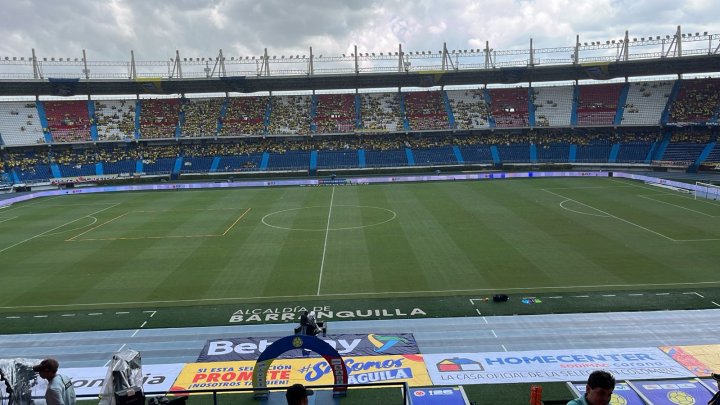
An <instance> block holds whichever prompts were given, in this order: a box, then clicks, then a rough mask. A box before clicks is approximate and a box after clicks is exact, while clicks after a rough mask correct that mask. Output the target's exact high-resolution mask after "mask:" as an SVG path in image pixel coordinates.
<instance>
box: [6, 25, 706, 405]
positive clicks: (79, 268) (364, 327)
mask: <svg viewBox="0 0 720 405" xmlns="http://www.w3.org/2000/svg"><path fill="white" fill-rule="evenodd" d="M437 48H441V49H439V50H434V51H428V50H425V51H415V50H413V51H405V50H403V47H402V46H398V48H397V50H393V51H392V52H383V53H380V52H378V51H376V52H375V53H372V52H370V51H368V52H365V51H361V52H358V49H357V47H355V49H354V52H352V53H350V54H343V55H334V56H323V55H318V56H315V54H314V53H313V50H312V48H310V49H309V52H308V53H307V54H305V55H292V56H285V55H280V56H272V55H270V54H269V53H268V51H267V49H266V50H265V52H264V53H263V54H262V55H260V56H245V55H243V56H240V55H235V56H226V55H224V54H223V51H222V50H221V51H219V53H218V54H217V55H216V56H213V57H207V58H196V57H192V58H190V57H181V55H180V51H177V52H176V54H175V56H174V57H172V58H168V60H165V61H162V62H160V61H139V60H138V61H136V60H135V57H134V54H133V55H131V56H130V59H129V61H127V62H112V63H111V62H107V61H93V60H91V59H88V58H87V57H86V56H85V54H84V52H83V57H82V58H57V59H56V58H54V57H43V56H38V55H36V52H35V50H32V55H31V56H30V57H19V56H18V57H3V58H0V70H2V72H3V75H4V76H3V77H5V78H4V79H2V80H0V97H2V99H1V100H0V169H1V170H2V171H1V172H0V173H1V174H2V191H1V192H2V194H0V263H2V265H1V266H0V277H2V283H0V319H2V322H1V323H0V325H2V326H0V334H1V335H0V342H2V343H0V359H4V360H0V369H2V366H7V364H11V362H12V361H16V364H18V365H16V366H15V367H19V368H16V369H15V374H17V375H19V374H20V373H19V372H17V370H19V369H21V368H22V367H23V364H24V363H22V362H21V361H19V360H17V359H43V358H46V357H57V358H58V359H59V360H60V361H61V362H62V364H63V367H64V369H66V370H67V372H68V373H69V374H70V375H71V377H73V380H74V381H75V387H76V390H77V392H78V393H79V394H80V395H81V396H82V395H84V396H85V398H83V399H85V400H88V401H96V400H97V396H98V393H99V392H100V387H99V385H100V383H98V381H101V380H102V378H103V377H104V376H105V372H106V371H107V367H108V365H109V364H111V359H114V357H113V355H114V354H115V353H116V352H121V351H123V350H126V349H133V350H137V351H138V352H139V353H141V354H142V356H143V361H144V374H143V375H141V377H142V378H141V379H142V381H141V382H140V384H139V385H141V386H142V385H143V384H144V390H145V391H146V394H148V396H151V394H152V395H154V394H168V395H171V394H173V393H174V394H175V395H180V394H181V393H188V392H189V393H191V394H192V395H191V396H190V397H189V398H186V397H181V398H186V399H185V400H186V401H190V402H191V403H222V402H230V401H232V402H234V403H236V402H238V401H240V402H243V403H244V402H245V401H247V403H263V402H257V401H256V400H254V399H252V398H253V396H252V395H250V394H251V393H253V389H254V392H255V393H256V394H257V392H258V384H259V381H264V384H265V385H263V384H259V385H260V386H261V387H260V388H262V389H263V390H264V389H268V388H270V389H272V388H275V389H278V388H279V389H280V390H284V389H285V388H286V387H287V386H289V385H292V384H294V383H303V384H305V385H307V386H311V387H318V388H319V389H317V390H316V392H317V393H318V396H317V400H316V402H315V403H341V404H345V403H348V404H350V403H403V402H405V403H471V402H472V403H478V404H484V403H488V404H492V403H508V402H509V403H527V402H528V400H530V401H535V402H531V403H533V404H539V403H541V400H540V397H541V396H542V397H543V401H544V402H542V403H547V404H552V403H558V404H559V403H563V404H564V403H567V401H568V399H571V398H574V397H577V396H580V395H582V393H583V392H584V389H585V384H584V383H585V381H586V380H587V376H588V374H589V373H590V372H591V371H592V370H594V369H597V368H604V369H609V370H611V371H612V372H613V374H615V376H616V378H617V380H618V383H619V384H618V386H617V387H616V391H615V399H614V401H617V402H613V403H653V404H663V403H668V404H672V403H675V404H678V403H705V402H707V399H709V398H710V397H712V395H713V393H714V392H715V391H717V386H716V384H715V382H713V381H712V380H711V379H709V378H708V377H709V376H710V375H711V374H712V373H713V372H715V373H717V372H720V361H718V356H719V355H720V342H718V339H717V334H718V331H719V330H718V329H719V328H720V326H719V325H720V322H719V321H718V317H719V316H720V308H718V307H720V304H719V303H720V289H718V287H719V285H720V276H719V275H720V272H719V270H720V267H719V265H718V263H720V248H719V244H720V226H718V225H719V224H720V223H719V222H718V221H719V220H718V218H720V146H719V145H718V142H717V141H718V132H719V130H718V123H719V122H720V121H719V120H720V78H718V77H717V73H718V66H720V35H718V34H712V33H707V32H704V33H700V32H697V33H684V32H682V30H681V28H680V27H678V29H677V31H676V32H674V33H670V34H668V35H662V36H653V37H647V38H633V37H631V36H630V35H629V34H628V32H627V31H626V32H625V34H624V36H623V37H622V38H619V39H613V40H607V41H598V42H591V43H586V42H580V39H579V37H578V39H577V40H576V43H575V44H574V45H573V46H567V47H565V46H563V47H557V48H539V49H535V48H534V46H533V42H532V40H531V41H530V46H529V48H527V49H521V50H516V49H514V50H506V51H503V50H494V49H491V48H490V47H489V44H487V45H486V47H485V49H456V50H452V49H448V48H447V46H446V45H445V44H443V46H442V47H440V46H438V47H437ZM306 311H308V312H310V311H312V312H313V313H314V315H315V316H316V317H317V321H320V322H324V323H325V325H326V327H327V336H324V337H323V339H325V340H324V341H325V343H318V344H319V345H322V346H312V344H314V343H312V342H313V340H312V339H311V338H310V337H306V336H305V335H302V334H301V335H294V334H293V329H294V328H295V327H296V326H297V325H298V324H299V323H301V317H302V314H303V313H305V312H306ZM286 336H287V337H289V336H294V337H295V338H296V339H297V336H302V337H303V339H305V338H307V339H308V340H310V342H305V343H303V341H302V340H300V342H299V343H298V342H297V341H293V340H286V339H284V337H286ZM312 338H313V339H317V338H315V337H314V336H312ZM317 340H321V339H317ZM282 344H288V345H290V344H291V345H294V346H288V348H287V350H284V349H283V350H284V351H282V350H281V352H280V353H279V354H277V356H276V357H277V360H275V363H273V364H274V367H275V368H271V367H270V366H269V364H270V363H267V369H263V370H264V371H265V372H267V379H266V378H265V375H263V378H259V377H257V376H256V374H257V370H259V369H260V368H259V366H258V365H259V364H261V363H260V362H262V361H269V362H272V361H273V360H274V358H272V359H269V360H268V359H266V358H265V357H263V356H269V355H270V354H269V353H271V352H272V353H275V352H276V351H277V350H280V349H276V350H275V351H273V350H265V349H266V348H269V347H277V346H276V345H282ZM327 347H331V349H332V350H333V351H332V353H334V355H336V356H338V359H344V360H343V361H344V363H343V366H342V367H340V369H341V370H342V371H344V372H345V375H344V380H343V379H342V378H340V377H338V375H341V377H342V374H343V373H342V372H341V371H338V369H331V367H330V365H329V364H327V363H325V360H327V359H328V357H327V356H328V355H327V354H326V353H324V352H323V350H329V349H327ZM305 349H307V350H312V351H314V352H315V353H317V355H316V354H315V353H314V354H312V355H309V354H308V353H307V352H306V351H305ZM198 353H200V354H199V355H198ZM321 355H322V357H321ZM11 359H15V360H12V361H11ZM3 361H8V362H10V363H3ZM256 362H257V363H256ZM328 362H330V360H328ZM113 364H114V363H113ZM330 364H332V365H333V366H334V365H335V363H332V362H330ZM25 366H26V365H25ZM263 366H265V365H264V363H263ZM253 367H254V368H253ZM208 370H210V371H208ZM253 370H254V371H253ZM333 371H334V372H335V374H333ZM338 373H339V374H338ZM5 374H6V375H7V374H8V372H7V371H6V372H5ZM9 374H11V375H12V374H13V372H10V373H9ZM338 378H340V380H338ZM36 383H37V381H36ZM383 384H385V385H383ZM353 385H355V386H357V387H355V388H353ZM373 385H376V386H375V387H372V386H373ZM531 385H532V386H533V387H535V386H536V385H542V387H543V388H544V392H543V391H542V390H541V391H540V393H538V392H537V389H536V388H533V389H532V390H531ZM348 386H349V387H350V388H349V389H348V388H347V387H348ZM368 387H371V388H372V389H370V388H368ZM42 388H43V386H42V385H41V384H40V385H37V384H35V385H33V387H32V390H33V391H32V395H33V396H39V397H42ZM28 389H29V388H28ZM345 390H347V392H346V391H345ZM240 391H242V392H240ZM1 392H2V394H3V401H5V398H6V396H7V398H11V397H12V395H8V393H7V391H6V390H3V391H1ZM38 392H39V393H38ZM230 392H232V394H231V393H230ZM239 392H240V393H239ZM278 392H280V391H278ZM282 392H284V391H282ZM531 392H532V396H531ZM320 394H322V396H321V395H320ZM325 395H326V396H327V398H328V399H327V401H329V402H323V401H324V399H323V398H326V396H325ZM256 396H257V395H256ZM333 396H334V398H331V397H333ZM445 396H447V398H445ZM420 397H428V398H430V397H435V398H434V401H435V402H420V401H421V399H420ZM428 398H423V399H422V400H423V401H424V400H428V401H429V399H428ZM678 398H680V399H678ZM430 399H432V398H430ZM121 400H123V401H129V400H128V399H122V398H121V397H118V399H117V401H118V403H120V402H121ZM143 400H144V398H143ZM282 400H283V401H284V398H282ZM681 400H685V401H690V400H692V401H698V402H677V401H681ZM703 400H704V401H705V402H701V401H703ZM17 401H19V402H22V401H20V400H17ZM273 401H277V399H276V397H273V392H272V390H271V394H270V399H269V400H268V399H267V398H265V399H264V403H282V402H273ZM333 401H334V402H333ZM450 401H458V402H450ZM622 401H625V402H622ZM633 401H635V402H633ZM663 401H664V402H663ZM668 401H669V402H668ZM11 403H12V400H11ZM128 403H129V402H128Z"/></svg>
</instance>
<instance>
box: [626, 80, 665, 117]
mask: <svg viewBox="0 0 720 405" xmlns="http://www.w3.org/2000/svg"><path fill="white" fill-rule="evenodd" d="M672 86H673V83H672V82H641V83H630V91H629V92H628V97H627V101H626V102H625V111H624V112H623V117H622V125H658V124H660V118H661V117H662V113H663V111H664V110H665V105H666V104H667V102H668V99H669V98H670V93H671V92H672Z"/></svg>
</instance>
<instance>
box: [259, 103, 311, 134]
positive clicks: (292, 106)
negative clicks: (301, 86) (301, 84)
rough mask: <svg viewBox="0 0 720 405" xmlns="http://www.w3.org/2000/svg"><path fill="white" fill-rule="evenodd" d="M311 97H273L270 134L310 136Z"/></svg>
mask: <svg viewBox="0 0 720 405" xmlns="http://www.w3.org/2000/svg"><path fill="white" fill-rule="evenodd" d="M311 101H312V100H311V98H310V96H279V97H272V100H271V102H272V113H271V114H270V126H269V127H268V133H269V134H271V135H294V134H295V135H308V134H309V133H310V123H311V122H310V121H311V120H310V105H311Z"/></svg>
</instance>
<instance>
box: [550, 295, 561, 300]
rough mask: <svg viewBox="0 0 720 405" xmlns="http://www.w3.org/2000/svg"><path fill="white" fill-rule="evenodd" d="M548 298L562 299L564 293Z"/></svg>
mask: <svg viewBox="0 0 720 405" xmlns="http://www.w3.org/2000/svg"><path fill="white" fill-rule="evenodd" d="M548 298H550V299H560V298H562V295H555V296H553V297H548Z"/></svg>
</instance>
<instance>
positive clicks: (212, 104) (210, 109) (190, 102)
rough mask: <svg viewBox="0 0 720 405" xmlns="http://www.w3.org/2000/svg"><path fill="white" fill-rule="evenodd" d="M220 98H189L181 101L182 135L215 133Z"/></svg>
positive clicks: (220, 104) (191, 135)
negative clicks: (183, 118) (182, 116)
mask: <svg viewBox="0 0 720 405" xmlns="http://www.w3.org/2000/svg"><path fill="white" fill-rule="evenodd" d="M223 102H224V100H223V99H221V98H217V97H216V98H191V99H185V100H183V103H182V107H181V109H182V111H183V113H184V115H185V120H184V122H183V127H182V136H183V137H187V138H189V137H203V136H204V137H208V136H215V135H216V134H217V126H218V119H219V118H220V108H221V107H222V104H223Z"/></svg>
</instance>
